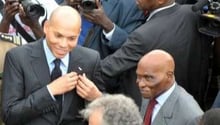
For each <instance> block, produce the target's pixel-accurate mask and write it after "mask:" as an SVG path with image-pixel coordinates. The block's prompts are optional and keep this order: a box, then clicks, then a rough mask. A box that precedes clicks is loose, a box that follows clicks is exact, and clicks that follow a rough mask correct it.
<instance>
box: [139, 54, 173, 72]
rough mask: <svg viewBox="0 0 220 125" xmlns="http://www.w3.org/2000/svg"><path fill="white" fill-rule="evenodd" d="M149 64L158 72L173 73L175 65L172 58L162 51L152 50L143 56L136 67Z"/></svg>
mask: <svg viewBox="0 0 220 125" xmlns="http://www.w3.org/2000/svg"><path fill="white" fill-rule="evenodd" d="M146 64H148V65H149V64H150V65H151V66H153V67H155V68H158V69H160V70H166V71H172V72H174V68H175V63H174V59H173V57H172V56H171V55H170V54H169V53H167V52H165V51H164V50H152V51H150V52H149V53H147V54H146V55H144V56H143V57H142V58H141V59H140V61H139V63H138V65H146Z"/></svg>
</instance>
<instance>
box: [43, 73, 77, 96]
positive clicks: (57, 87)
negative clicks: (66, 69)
mask: <svg viewBox="0 0 220 125" xmlns="http://www.w3.org/2000/svg"><path fill="white" fill-rule="evenodd" d="M78 79H79V77H78V75H77V73H76V72H71V73H68V74H65V75H63V76H61V77H59V78H57V79H56V80H54V81H52V82H51V83H50V84H49V85H47V87H48V89H49V90H50V92H51V94H52V95H54V96H55V95H61V94H64V93H66V92H69V91H71V90H73V89H74V88H75V87H76V84H77V81H78Z"/></svg>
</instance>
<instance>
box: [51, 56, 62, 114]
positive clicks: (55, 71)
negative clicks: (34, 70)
mask: <svg viewBox="0 0 220 125" xmlns="http://www.w3.org/2000/svg"><path fill="white" fill-rule="evenodd" d="M60 62H61V60H60V59H55V60H54V61H53V63H54V65H55V67H54V69H53V70H52V73H51V81H53V80H55V79H57V78H58V77H60V76H61V75H62V72H61V69H60ZM55 98H56V101H57V104H58V113H57V115H58V117H60V115H61V111H62V95H56V96H55Z"/></svg>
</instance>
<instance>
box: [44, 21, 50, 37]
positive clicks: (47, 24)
mask: <svg viewBox="0 0 220 125" xmlns="http://www.w3.org/2000/svg"><path fill="white" fill-rule="evenodd" d="M48 28H49V21H48V20H46V21H45V22H44V28H43V29H44V34H47V32H48Z"/></svg>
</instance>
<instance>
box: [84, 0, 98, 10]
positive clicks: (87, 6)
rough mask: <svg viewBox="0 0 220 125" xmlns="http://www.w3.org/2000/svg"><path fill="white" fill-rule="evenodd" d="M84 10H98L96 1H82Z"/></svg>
mask: <svg viewBox="0 0 220 125" xmlns="http://www.w3.org/2000/svg"><path fill="white" fill-rule="evenodd" d="M82 8H83V9H84V10H93V9H95V8H96V3H95V0H82Z"/></svg>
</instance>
